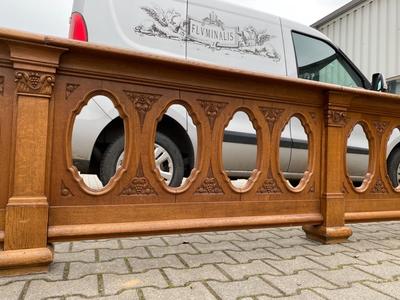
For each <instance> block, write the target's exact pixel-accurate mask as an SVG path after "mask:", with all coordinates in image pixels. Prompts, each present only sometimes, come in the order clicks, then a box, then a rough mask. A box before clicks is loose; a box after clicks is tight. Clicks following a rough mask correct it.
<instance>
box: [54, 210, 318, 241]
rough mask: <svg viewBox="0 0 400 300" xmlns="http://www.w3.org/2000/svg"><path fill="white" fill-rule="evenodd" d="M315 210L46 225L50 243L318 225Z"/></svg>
mask: <svg viewBox="0 0 400 300" xmlns="http://www.w3.org/2000/svg"><path fill="white" fill-rule="evenodd" d="M322 221H323V219H322V215H321V214H318V213H312V214H299V215H277V216H252V217H225V218H204V219H187V220H164V221H152V222H132V223H110V224H80V225H59V226H49V231H48V240H49V241H50V242H60V241H74V240H80V239H99V238H110V237H123V236H145V235H155V234H172V233H184V232H200V231H213V230H216V231H220V230H228V229H229V230H233V229H248V228H258V227H268V226H269V227H271V226H295V225H303V224H321V223H322Z"/></svg>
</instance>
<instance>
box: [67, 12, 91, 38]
mask: <svg viewBox="0 0 400 300" xmlns="http://www.w3.org/2000/svg"><path fill="white" fill-rule="evenodd" d="M69 38H70V39H73V40H78V41H84V42H87V41H88V33H87V27H86V22H85V19H84V18H83V16H82V15H81V14H80V13H78V12H73V13H72V15H71V20H70V26H69Z"/></svg>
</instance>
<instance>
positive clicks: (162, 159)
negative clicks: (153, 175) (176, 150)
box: [154, 144, 174, 185]
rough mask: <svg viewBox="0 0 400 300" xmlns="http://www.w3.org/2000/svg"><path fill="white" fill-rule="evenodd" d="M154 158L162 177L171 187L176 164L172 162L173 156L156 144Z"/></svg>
mask: <svg viewBox="0 0 400 300" xmlns="http://www.w3.org/2000/svg"><path fill="white" fill-rule="evenodd" d="M154 158H155V160H156V167H157V169H158V170H159V171H160V174H161V177H162V178H164V180H165V183H166V184H167V185H169V184H170V182H171V180H172V176H173V174H174V164H173V162H172V157H171V155H170V154H169V153H168V151H167V150H165V149H164V148H163V147H161V146H160V145H158V144H155V145H154Z"/></svg>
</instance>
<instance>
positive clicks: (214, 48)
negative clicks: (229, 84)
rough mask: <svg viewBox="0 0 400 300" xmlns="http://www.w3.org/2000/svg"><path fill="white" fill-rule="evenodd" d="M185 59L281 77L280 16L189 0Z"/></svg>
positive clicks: (282, 62)
mask: <svg viewBox="0 0 400 300" xmlns="http://www.w3.org/2000/svg"><path fill="white" fill-rule="evenodd" d="M187 58H189V59H196V60H200V61H205V62H209V63H214V64H218V65H223V66H228V67H236V68H240V69H244V70H250V71H259V72H264V73H273V74H276V75H284V76H285V75H286V67H285V54H284V50H283V42H282V31H281V26H280V19H279V18H278V17H275V16H271V15H269V14H266V13H261V12H258V11H255V10H251V9H247V8H244V7H241V6H236V5H233V4H231V3H227V2H225V1H214V0H189V4H188V42H187Z"/></svg>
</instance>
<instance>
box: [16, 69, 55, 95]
mask: <svg viewBox="0 0 400 300" xmlns="http://www.w3.org/2000/svg"><path fill="white" fill-rule="evenodd" d="M15 82H16V83H17V92H19V93H28V94H42V95H48V96H50V95H51V93H52V92H53V87H54V82H55V76H54V75H51V74H45V73H40V72H27V71H17V72H16V73H15Z"/></svg>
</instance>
